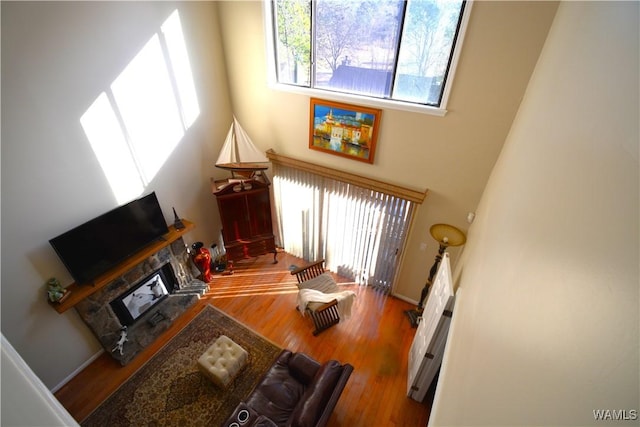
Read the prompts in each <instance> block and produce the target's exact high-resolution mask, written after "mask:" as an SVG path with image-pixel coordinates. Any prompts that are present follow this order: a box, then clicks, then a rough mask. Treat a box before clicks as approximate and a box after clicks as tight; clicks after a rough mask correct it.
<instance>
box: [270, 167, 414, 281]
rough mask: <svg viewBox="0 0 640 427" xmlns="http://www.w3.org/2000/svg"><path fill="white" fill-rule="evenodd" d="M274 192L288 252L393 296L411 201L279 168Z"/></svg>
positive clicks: (306, 173)
mask: <svg viewBox="0 0 640 427" xmlns="http://www.w3.org/2000/svg"><path fill="white" fill-rule="evenodd" d="M273 191H274V195H275V197H274V199H275V201H276V209H275V210H276V218H277V223H278V234H279V237H280V239H281V240H282V241H281V242H280V244H281V245H282V246H283V247H284V250H285V251H286V252H287V253H290V254H292V255H294V256H297V257H300V258H304V259H305V260H307V261H315V260H318V259H324V260H325V264H326V265H327V268H328V269H329V270H331V271H334V272H337V273H339V274H340V275H342V276H344V277H348V278H351V279H352V280H354V281H355V282H356V283H359V284H362V285H369V286H373V287H376V288H378V289H380V290H382V291H383V292H385V293H389V292H390V291H391V287H392V285H393V281H394V278H395V275H396V272H397V266H398V261H399V257H400V253H401V251H402V249H403V248H404V244H405V240H406V236H407V232H408V228H409V224H410V222H411V221H410V219H411V215H412V214H413V210H414V206H415V205H414V203H413V202H411V201H409V200H405V199H403V198H401V197H397V196H392V195H389V194H384V193H381V192H379V191H374V190H369V189H365V188H362V187H359V186H356V185H353V184H349V183H346V182H342V181H338V180H335V179H331V178H327V177H322V176H319V175H316V174H313V173H311V172H308V171H303V170H299V169H296V168H292V167H289V166H283V165H280V164H278V163H274V177H273Z"/></svg>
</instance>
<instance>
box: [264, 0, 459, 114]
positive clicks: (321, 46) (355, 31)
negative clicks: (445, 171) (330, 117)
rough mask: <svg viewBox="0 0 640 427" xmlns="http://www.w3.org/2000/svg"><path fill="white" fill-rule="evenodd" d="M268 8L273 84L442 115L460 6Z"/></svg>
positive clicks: (380, 1)
mask: <svg viewBox="0 0 640 427" xmlns="http://www.w3.org/2000/svg"><path fill="white" fill-rule="evenodd" d="M269 3H270V5H271V10H270V14H267V15H270V16H268V18H270V20H269V21H268V22H269V25H270V26H271V28H272V31H273V39H272V40H273V46H271V47H272V48H273V54H274V60H275V77H276V79H277V81H278V83H282V84H286V85H294V86H300V87H306V88H313V89H321V90H327V91H333V92H341V93H349V94H354V95H361V96H367V97H373V98H378V99H385V100H393V101H402V102H404V103H411V104H419V105H423V106H430V107H437V108H444V104H445V101H446V96H447V94H448V90H447V87H448V85H450V80H451V78H450V77H451V75H452V73H453V72H452V69H453V65H454V62H455V61H454V58H455V55H454V53H455V50H456V44H459V43H456V42H457V40H458V39H460V38H461V37H459V35H460V33H461V26H462V21H463V15H464V11H465V3H466V2H465V1H462V0H351V1H344V0H314V1H309V0H272V1H270V2H269ZM268 28H269V27H268Z"/></svg>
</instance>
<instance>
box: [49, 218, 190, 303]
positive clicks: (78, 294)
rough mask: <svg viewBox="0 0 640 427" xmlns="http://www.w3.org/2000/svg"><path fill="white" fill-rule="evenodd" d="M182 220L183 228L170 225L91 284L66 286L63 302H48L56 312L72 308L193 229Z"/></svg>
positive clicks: (188, 222) (187, 222)
mask: <svg viewBox="0 0 640 427" xmlns="http://www.w3.org/2000/svg"><path fill="white" fill-rule="evenodd" d="M182 222H183V223H184V225H185V228H183V229H180V230H176V229H175V227H174V226H173V225H172V226H170V227H169V233H167V234H165V235H164V236H163V239H162V240H158V241H156V242H154V243H152V244H150V245H148V246H145V247H144V248H143V249H142V250H141V251H139V252H137V253H136V254H135V255H133V256H131V257H129V258H127V259H126V260H125V261H123V262H122V263H121V264H118V266H116V267H114V268H112V269H111V270H109V271H107V272H106V273H104V274H102V275H101V276H100V277H98V278H97V279H96V281H95V283H93V284H89V285H78V284H77V283H72V284H71V285H69V286H67V290H68V291H71V293H70V294H69V296H68V297H67V298H66V299H65V300H64V301H63V302H61V303H55V302H53V303H52V302H50V304H51V305H52V306H53V308H55V309H56V311H57V312H58V313H64V312H65V311H67V310H69V309H70V308H73V307H74V306H75V305H76V304H78V303H79V302H80V301H82V300H83V299H85V298H86V297H88V296H89V295H91V294H93V293H95V292H98V291H99V290H100V289H102V288H103V287H104V286H106V285H107V284H108V283H110V282H111V281H113V280H114V279H116V278H118V277H120V276H121V275H122V274H124V273H126V272H127V271H129V270H131V269H132V268H133V267H135V266H136V265H137V264H139V263H141V262H142V261H144V260H145V259H147V258H149V257H150V256H151V255H153V254H154V253H156V252H158V251H159V250H161V249H162V248H165V247H167V246H169V245H170V244H171V243H173V242H175V241H176V240H178V239H179V238H180V237H182V236H183V235H184V234H186V233H188V232H189V231H191V230H193V229H194V228H195V226H196V225H195V224H194V223H192V222H190V221H187V220H184V219H183V220H182Z"/></svg>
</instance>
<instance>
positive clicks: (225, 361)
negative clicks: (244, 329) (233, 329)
mask: <svg viewBox="0 0 640 427" xmlns="http://www.w3.org/2000/svg"><path fill="white" fill-rule="evenodd" d="M248 358H249V353H247V351H246V350H245V349H244V348H242V347H240V346H239V345H238V344H236V343H235V342H233V341H232V340H231V338H229V337H227V336H225V335H220V336H219V337H218V339H216V340H215V341H214V343H213V344H211V346H210V347H209V348H208V349H207V351H205V352H204V353H203V354H202V356H200V358H199V359H198V367H199V368H200V371H202V373H203V374H205V375H206V376H207V377H209V378H210V379H211V380H212V381H213V382H214V383H215V384H216V385H217V386H219V387H221V388H226V387H227V386H228V385H229V383H230V382H231V381H233V379H234V378H235V377H236V375H238V373H239V372H240V370H241V369H242V368H243V367H244V365H245V364H246V363H247V359H248Z"/></svg>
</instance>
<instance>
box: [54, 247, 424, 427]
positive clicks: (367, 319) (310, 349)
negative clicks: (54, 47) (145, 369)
mask: <svg viewBox="0 0 640 427" xmlns="http://www.w3.org/2000/svg"><path fill="white" fill-rule="evenodd" d="M278 259H279V262H278V263H277V264H273V263H272V261H273V256H270V255H265V256H262V257H258V258H255V259H252V260H247V261H242V262H238V263H236V264H235V273H234V274H233V275H230V276H223V275H216V276H215V277H214V279H213V281H212V282H211V283H210V284H209V292H208V293H207V294H206V295H204V296H203V297H202V298H201V299H200V301H199V302H198V303H197V304H196V305H195V306H194V307H193V308H192V309H191V310H189V311H188V312H187V313H185V314H184V315H183V316H181V317H180V318H179V319H178V320H177V321H176V322H175V323H174V324H173V325H172V327H171V328H170V329H169V330H167V332H166V333H165V334H164V335H163V336H162V337H160V338H159V339H158V340H156V342H154V343H153V345H151V346H150V347H148V348H147V349H146V350H145V351H144V352H143V353H141V354H140V355H139V356H138V357H136V359H134V360H133V361H132V362H131V363H130V364H129V365H127V366H124V367H121V366H120V365H119V364H118V363H117V362H115V360H114V359H112V358H111V357H110V356H109V355H108V354H106V353H105V354H103V355H101V356H100V357H99V358H98V359H96V360H95V361H94V362H93V363H91V365H89V366H88V367H87V368H85V369H84V370H83V371H82V372H80V373H79V374H78V375H77V376H76V377H75V378H73V379H72V380H71V381H69V382H68V383H67V384H66V385H65V386H63V387H62V388H61V389H60V390H59V391H58V392H57V393H56V394H55V396H56V398H58V400H59V401H60V402H61V403H62V404H63V405H64V406H65V408H67V410H68V411H69V412H70V413H71V415H72V416H73V417H74V418H76V420H82V419H84V418H85V417H86V416H87V415H88V414H90V413H91V411H93V409H94V408H95V407H97V406H98V405H99V404H100V403H101V402H102V401H103V400H104V399H105V398H106V397H108V396H109V394H111V393H112V392H113V391H114V390H115V389H117V387H118V386H119V385H120V384H122V383H123V382H124V381H126V379H127V378H128V377H129V376H130V375H131V374H133V373H134V372H135V371H136V370H137V369H139V368H140V367H141V366H142V365H143V364H144V363H145V362H146V361H147V360H148V359H149V358H150V357H151V356H153V354H154V353H155V352H156V351H158V350H159V349H160V348H161V347H162V346H163V345H164V344H166V343H167V342H168V341H169V340H170V339H171V337H172V336H174V335H175V334H176V333H177V332H178V331H179V330H180V329H182V328H183V327H184V326H185V325H186V324H187V323H188V322H189V321H190V320H191V319H192V318H193V317H195V316H196V315H197V313H199V312H200V310H202V309H203V308H204V307H205V305H206V304H211V305H214V306H215V307H218V308H219V309H221V310H223V311H224V312H225V313H227V314H229V315H230V316H232V317H234V318H235V319H237V320H238V321H239V322H241V323H243V324H245V325H246V326H248V327H249V328H251V329H253V330H254V331H256V332H258V333H260V334H262V335H264V336H265V337H267V338H269V339H270V340H272V341H274V342H275V343H276V344H278V345H280V346H281V347H283V348H287V349H290V350H292V351H301V352H305V353H307V354H309V355H310V356H312V357H314V358H315V359H316V360H319V361H326V360H329V359H336V360H339V361H341V362H343V363H344V362H348V363H351V364H352V365H353V366H354V368H355V369H354V372H353V374H352V375H351V378H350V379H349V382H348V383H347V386H346V388H345V390H344V392H343V394H342V396H341V397H340V400H339V401H338V405H337V407H336V409H335V411H334V413H333V415H332V417H331V420H330V422H329V425H330V426H335V427H337V426H425V425H426V424H427V421H428V418H429V412H430V406H431V402H432V400H433V388H432V390H430V392H429V393H428V394H427V397H426V399H425V402H424V403H419V402H415V401H413V400H411V399H409V398H408V397H406V391H407V390H406V387H407V354H408V351H409V347H410V346H411V341H412V339H413V335H414V333H415V329H412V328H411V327H410V325H409V321H408V320H407V318H406V316H405V314H404V310H407V309H410V308H413V307H412V306H411V305H410V304H409V303H406V302H404V301H402V300H399V299H397V298H393V297H389V296H384V295H381V294H380V293H378V292H376V291H375V290H372V289H370V288H364V287H359V286H358V285H355V284H349V283H348V282H347V281H346V279H344V278H340V277H337V276H336V280H337V281H338V282H340V283H342V284H343V285H344V286H346V287H347V288H348V289H352V290H354V291H355V292H356V293H357V297H356V302H355V304H354V307H353V311H352V317H351V318H350V319H346V320H342V321H341V322H340V323H339V324H338V325H336V326H333V327H332V328H330V329H328V330H326V331H324V332H322V333H321V334H320V335H318V336H317V337H314V336H313V335H312V333H311V332H312V330H313V325H312V322H311V319H309V318H306V317H302V316H301V315H300V313H299V312H298V311H297V310H296V309H295V307H296V294H297V288H296V280H295V277H294V276H291V274H290V273H289V267H290V266H291V265H296V266H302V265H305V262H304V261H303V260H300V259H298V258H295V257H293V256H291V255H288V254H286V253H280V254H279V255H278Z"/></svg>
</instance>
